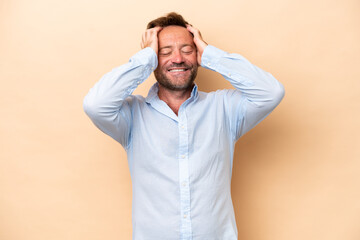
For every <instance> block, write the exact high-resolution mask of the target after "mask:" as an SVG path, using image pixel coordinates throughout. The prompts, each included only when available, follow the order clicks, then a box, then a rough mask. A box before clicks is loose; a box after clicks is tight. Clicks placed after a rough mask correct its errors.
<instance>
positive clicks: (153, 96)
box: [145, 82, 199, 104]
mask: <svg viewBox="0 0 360 240" xmlns="http://www.w3.org/2000/svg"><path fill="white" fill-rule="evenodd" d="M158 91H159V83H158V82H156V83H155V84H154V85H152V87H151V88H150V90H149V93H148V95H147V97H146V98H145V101H146V102H147V103H150V104H151V103H152V102H154V101H156V100H160V99H159V96H158ZM198 94H199V93H198V87H197V85H196V83H195V85H194V87H193V89H192V91H191V95H190V97H189V99H188V100H189V101H191V100H195V99H196V98H197V97H198Z"/></svg>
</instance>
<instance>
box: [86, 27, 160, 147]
mask: <svg viewBox="0 0 360 240" xmlns="http://www.w3.org/2000/svg"><path fill="white" fill-rule="evenodd" d="M160 30H161V28H154V29H151V31H150V30H147V31H146V32H145V33H144V34H143V39H142V48H144V49H142V50H141V51H139V52H138V53H136V54H135V55H134V56H133V57H131V59H130V61H129V62H128V63H126V64H124V65H122V66H120V67H117V68H114V69H113V70H112V71H111V72H109V73H107V74H105V75H104V76H103V77H102V78H101V79H100V81H99V82H97V83H96V84H95V86H94V87H93V88H91V89H90V91H89V93H88V94H87V95H86V96H85V99H84V102H83V107H84V111H85V112H86V114H87V115H88V116H89V117H90V119H91V120H92V121H93V123H94V124H95V125H96V126H97V127H98V128H99V129H100V130H101V131H103V132H104V133H106V134H107V135H109V136H111V137H112V138H113V139H115V140H116V141H118V142H119V143H121V144H122V145H123V146H124V148H125V149H127V147H128V145H129V142H130V135H131V123H132V114H131V97H129V96H130V95H131V94H132V92H133V91H134V90H135V88H136V87H137V86H138V85H139V84H140V83H142V82H143V81H145V80H146V79H147V78H148V77H149V76H150V74H151V72H152V71H153V70H154V69H155V68H156V67H157V33H158V32H159V31H160ZM154 43H156V44H154Z"/></svg>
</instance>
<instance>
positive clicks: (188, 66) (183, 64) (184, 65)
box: [167, 63, 192, 69]
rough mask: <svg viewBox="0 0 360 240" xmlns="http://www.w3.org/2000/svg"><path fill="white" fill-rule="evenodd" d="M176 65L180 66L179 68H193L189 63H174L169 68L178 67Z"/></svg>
mask: <svg viewBox="0 0 360 240" xmlns="http://www.w3.org/2000/svg"><path fill="white" fill-rule="evenodd" d="M176 67H178V68H180V67H182V68H192V65H187V64H185V63H173V64H171V65H170V66H168V67H167V68H168V69H169V68H176Z"/></svg>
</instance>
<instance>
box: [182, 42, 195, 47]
mask: <svg viewBox="0 0 360 240" xmlns="http://www.w3.org/2000/svg"><path fill="white" fill-rule="evenodd" d="M183 47H194V44H189V43H185V44H183V45H181V48H183Z"/></svg>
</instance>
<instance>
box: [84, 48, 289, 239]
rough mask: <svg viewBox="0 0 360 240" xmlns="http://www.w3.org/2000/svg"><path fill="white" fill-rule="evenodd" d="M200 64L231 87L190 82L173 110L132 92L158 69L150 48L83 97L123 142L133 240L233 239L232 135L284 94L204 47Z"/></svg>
mask: <svg viewBox="0 0 360 240" xmlns="http://www.w3.org/2000/svg"><path fill="white" fill-rule="evenodd" d="M201 66H202V67H205V68H208V69H211V70H213V71H216V72H218V73H220V74H221V75H222V76H223V77H224V78H225V79H226V80H228V81H229V82H230V83H231V84H232V85H233V86H234V87H235V88H236V90H218V91H216V92H210V93H205V92H201V91H198V89H197V86H196V85H195V86H194V88H193V90H192V92H191V96H190V98H189V99H187V100H186V101H185V102H184V103H183V104H182V105H181V107H180V109H179V112H178V115H176V114H175V113H174V112H173V111H172V110H171V109H170V108H169V107H168V105H167V104H166V103H165V102H164V101H162V100H160V99H159V97H158V95H157V91H158V85H157V83H156V84H155V85H153V86H152V88H151V89H150V91H149V94H148V96H147V97H146V98H144V97H142V96H138V95H136V96H134V95H131V94H132V92H133V91H134V89H135V88H136V87H137V86H138V85H139V84H141V83H142V82H143V81H145V80H146V79H147V78H148V77H149V75H150V74H151V72H152V71H153V70H154V69H155V68H156V67H157V55H156V53H155V52H154V51H153V50H152V48H145V49H143V50H141V51H139V52H138V53H136V54H135V55H134V56H133V57H132V58H131V59H130V61H129V62H128V63H126V64H124V65H122V66H120V67H118V68H114V69H113V70H112V71H111V72H109V73H107V74H105V75H104V76H103V77H102V78H101V80H100V81H99V82H98V83H96V85H95V86H94V87H93V88H92V89H91V90H90V91H89V93H88V94H87V96H86V97H85V99H84V110H85V112H86V113H87V115H88V116H89V117H90V118H91V120H92V121H93V123H94V124H95V125H96V126H97V127H98V128H99V129H100V130H102V131H103V132H104V133H106V134H108V135H109V136H111V137H112V138H114V139H115V140H116V141H118V142H119V143H121V145H122V146H123V147H124V148H125V150H126V152H127V157H128V163H129V168H130V174H131V180H132V190H133V191H132V192H133V198H132V199H133V203H132V224H133V240H236V239H237V235H238V234H237V227H236V222H235V215H234V209H233V204H232V200H231V188H230V183H231V172H232V166H233V153H234V145H235V142H236V140H237V139H238V138H239V137H241V136H242V135H244V134H245V133H246V132H247V131H249V130H250V129H251V128H253V127H254V126H255V125H256V124H258V123H259V122H260V121H261V120H263V119H264V118H265V117H266V116H267V115H268V114H269V113H270V112H271V111H272V110H273V109H274V108H275V107H276V106H277V105H278V104H279V103H280V101H281V99H282V98H283V96H284V89H283V86H282V85H281V84H280V83H279V82H278V81H277V80H276V79H275V78H274V77H273V76H272V75H271V74H270V73H267V72H265V71H263V70H261V69H260V68H258V67H256V66H254V65H252V64H251V63H250V62H249V61H247V60H246V59H245V58H244V57H242V56H240V55H238V54H229V53H226V52H224V51H222V50H220V49H217V48H215V47H214V46H210V45H209V46H207V47H206V48H205V51H204V52H203V55H202V62H201Z"/></svg>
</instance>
